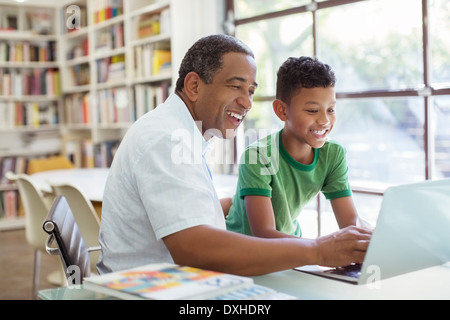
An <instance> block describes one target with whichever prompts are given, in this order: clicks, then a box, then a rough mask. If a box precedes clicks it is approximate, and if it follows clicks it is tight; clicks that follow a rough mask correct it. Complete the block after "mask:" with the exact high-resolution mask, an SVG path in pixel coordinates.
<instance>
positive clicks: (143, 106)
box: [64, 82, 171, 125]
mask: <svg viewBox="0 0 450 320" xmlns="http://www.w3.org/2000/svg"><path fill="white" fill-rule="evenodd" d="M170 90H171V87H170V84H169V83H167V82H162V83H161V84H159V85H157V86H155V85H150V84H137V85H135V86H134V90H133V91H132V90H131V89H127V88H125V87H119V88H113V89H107V90H101V91H99V92H98V93H97V94H96V96H95V97H96V100H95V102H93V101H92V99H91V94H90V93H88V92H85V93H75V94H72V95H67V96H65V97H64V115H65V118H64V123H67V124H86V125H91V124H114V123H129V122H134V121H135V120H136V119H137V118H139V117H141V116H142V115H144V114H145V113H147V112H148V111H150V110H153V109H154V108H156V107H157V106H158V105H159V104H161V103H163V102H164V101H165V100H166V99H167V97H168V95H169V92H170ZM93 103H96V109H94V108H93Z"/></svg>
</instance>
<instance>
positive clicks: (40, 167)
mask: <svg viewBox="0 0 450 320" xmlns="http://www.w3.org/2000/svg"><path fill="white" fill-rule="evenodd" d="M74 167H75V166H74V165H73V163H72V162H70V161H69V160H68V159H67V158H66V157H63V156H53V157H49V158H43V159H39V158H38V159H31V160H29V161H28V167H27V173H28V174H29V175H32V174H33V173H36V172H41V171H48V170H57V169H72V168H74Z"/></svg>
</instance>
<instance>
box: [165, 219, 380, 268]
mask: <svg viewBox="0 0 450 320" xmlns="http://www.w3.org/2000/svg"><path fill="white" fill-rule="evenodd" d="M370 236H371V233H370V232H367V231H366V230H364V229H359V228H356V227H349V228H346V229H344V230H340V231H338V232H336V233H333V234H331V235H328V236H324V237H320V238H317V239H302V238H295V239H294V238H282V239H262V238H257V237H250V236H245V235H242V234H238V233H234V232H230V231H226V230H222V229H217V228H215V227H212V226H208V225H201V226H197V227H193V228H189V229H185V230H182V231H179V232H176V233H174V234H171V235H169V236H166V237H165V238H164V239H163V240H164V243H165V245H166V246H167V248H168V250H169V251H170V254H171V255H172V258H173V260H174V262H175V263H176V264H180V265H189V266H193V267H199V268H204V269H210V270H216V271H221V272H227V273H233V274H240V275H246V276H254V275H261V274H266V273H270V272H275V271H280V270H286V269H290V268H295V267H298V266H301V265H308V264H319V265H324V266H343V265H348V264H350V263H352V262H362V261H363V260H364V256H365V252H366V250H367V247H368V244H369V240H370Z"/></svg>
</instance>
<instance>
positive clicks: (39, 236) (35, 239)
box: [6, 172, 63, 299]
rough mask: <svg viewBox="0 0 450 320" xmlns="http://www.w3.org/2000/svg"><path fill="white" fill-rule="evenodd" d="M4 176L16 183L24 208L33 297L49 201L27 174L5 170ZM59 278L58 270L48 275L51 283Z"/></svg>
mask: <svg viewBox="0 0 450 320" xmlns="http://www.w3.org/2000/svg"><path fill="white" fill-rule="evenodd" d="M6 178H8V179H9V180H11V181H14V182H15V183H16V185H17V187H18V189H19V194H20V196H21V199H22V203H23V206H24V209H25V236H26V239H27V242H28V244H30V245H31V246H32V247H33V248H34V268H33V285H32V297H33V299H35V298H37V289H38V287H39V276H40V271H41V270H40V266H41V252H42V251H44V252H45V251H46V249H45V240H46V236H45V233H43V232H42V229H41V226H42V222H43V221H44V220H45V217H46V216H47V213H48V210H49V208H50V202H49V200H46V199H47V198H45V197H44V195H43V194H42V192H41V191H40V190H39V188H37V187H36V186H35V184H34V182H33V181H32V179H31V178H30V177H29V176H28V175H27V174H23V173H22V174H14V173H12V172H7V173H6ZM61 280H63V278H62V274H61V272H60V270H57V271H56V272H55V273H52V274H51V275H49V281H51V282H53V283H58V284H61Z"/></svg>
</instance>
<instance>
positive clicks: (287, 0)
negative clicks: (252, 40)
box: [234, 0, 311, 19]
mask: <svg viewBox="0 0 450 320" xmlns="http://www.w3.org/2000/svg"><path fill="white" fill-rule="evenodd" d="M309 3H311V0H276V1H273V0H234V7H235V11H236V18H237V19H242V18H248V17H253V16H258V15H261V14H265V13H269V12H274V11H281V10H285V9H290V8H295V7H299V6H303V5H306V4H309Z"/></svg>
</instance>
